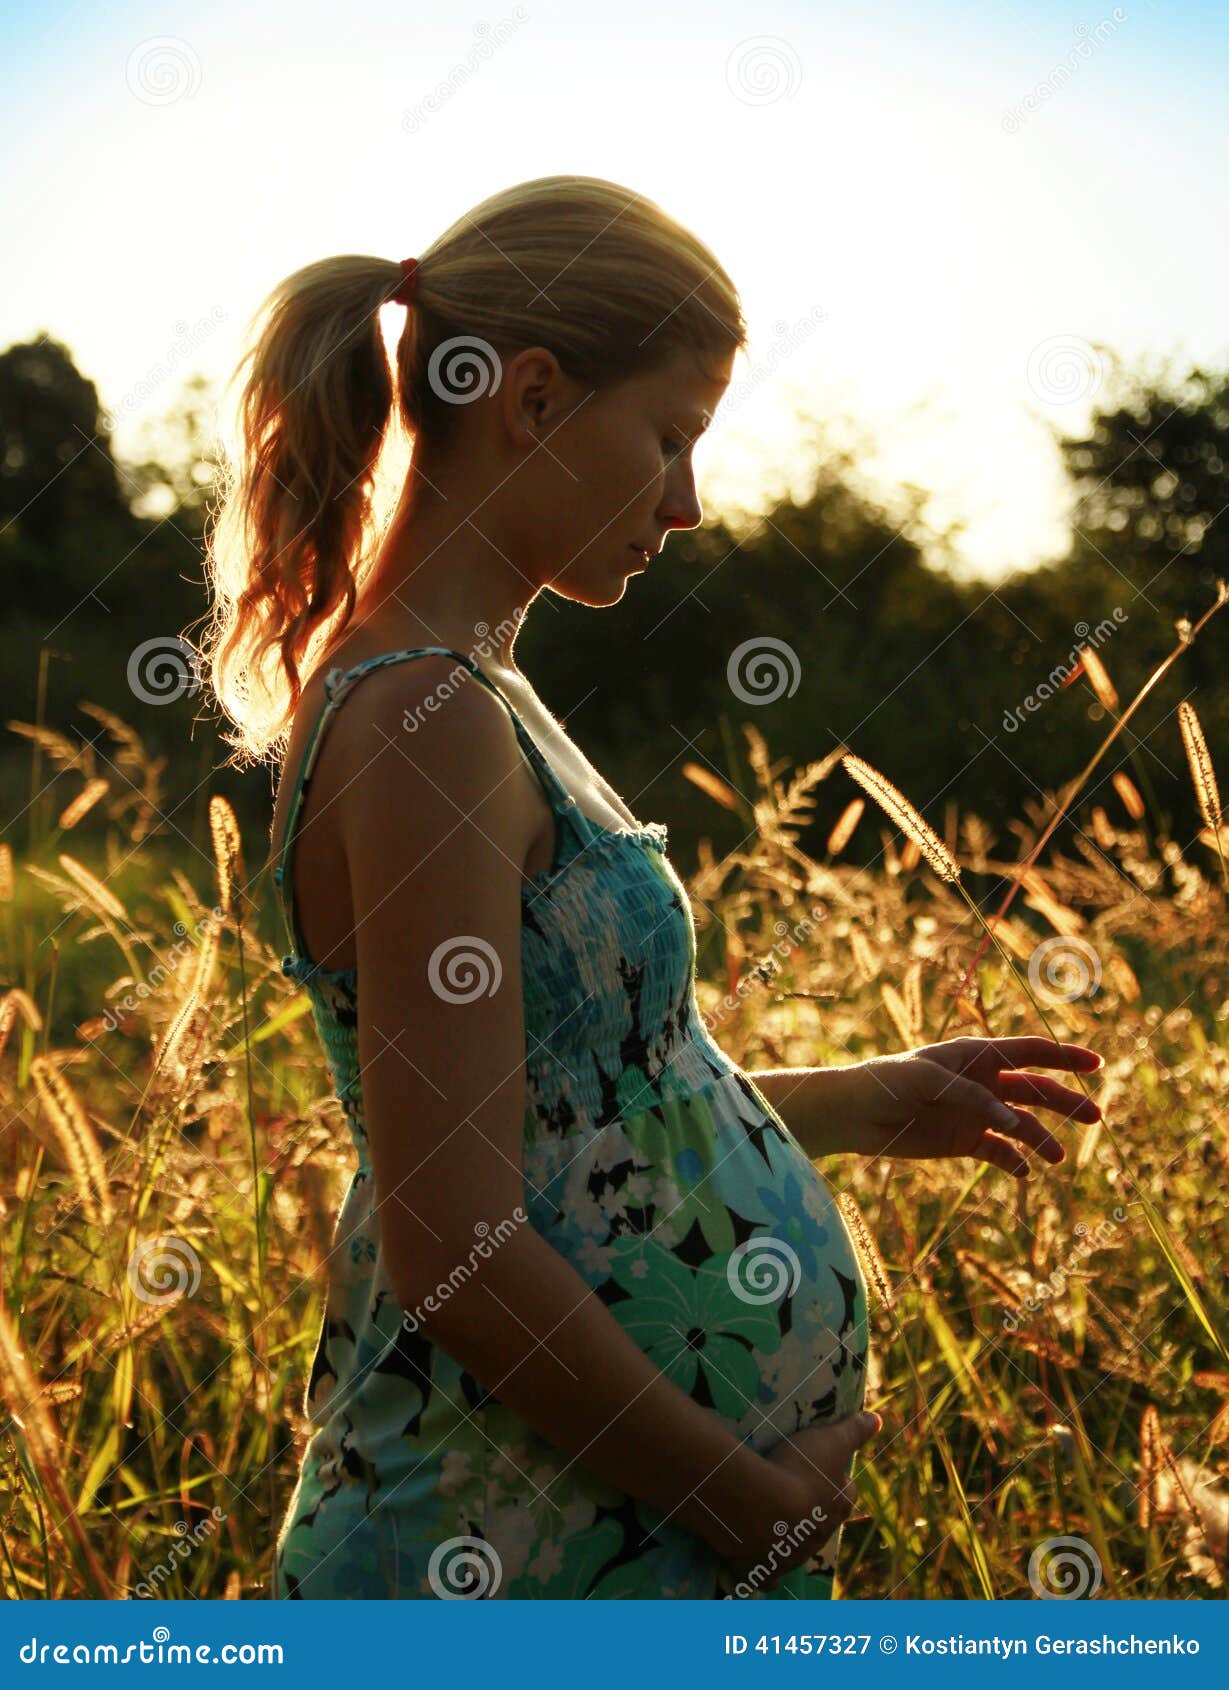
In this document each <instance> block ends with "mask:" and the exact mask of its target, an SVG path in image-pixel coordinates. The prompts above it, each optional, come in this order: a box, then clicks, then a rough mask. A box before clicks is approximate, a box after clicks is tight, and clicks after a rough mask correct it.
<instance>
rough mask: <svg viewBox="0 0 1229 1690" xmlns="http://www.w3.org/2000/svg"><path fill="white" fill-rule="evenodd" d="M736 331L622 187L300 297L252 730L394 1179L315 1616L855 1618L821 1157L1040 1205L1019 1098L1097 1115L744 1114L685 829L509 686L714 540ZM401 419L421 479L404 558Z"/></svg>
mask: <svg viewBox="0 0 1229 1690" xmlns="http://www.w3.org/2000/svg"><path fill="white" fill-rule="evenodd" d="M390 299H395V300H396V301H397V302H398V303H399V304H401V305H404V306H405V307H406V310H407V316H406V320H405V326H404V329H403V330H402V333H401V338H400V341H399V343H398V346H397V354H396V386H395V388H394V386H393V385H392V384H391V382H390V374H389V370H388V367H387V360H386V358H385V355H384V351H383V346H382V342H381V337H380V332H379V327H378V312H379V309H380V307H381V306H382V305H383V304H385V303H386V302H387V301H389V300H390ZM744 343H745V326H744V322H743V318H742V314H741V310H740V306H739V303H738V299H737V296H736V294H735V292H734V288H733V286H732V284H731V282H730V280H729V278H728V277H727V276H726V274H725V272H724V271H723V270H722V268H721V266H720V265H719V264H718V263H717V261H716V259H715V258H714V257H713V255H712V253H711V252H710V251H709V250H708V249H707V247H705V246H704V245H703V244H702V243H701V242H700V241H698V240H697V239H696V238H695V237H694V236H693V235H691V234H689V233H688V232H687V231H686V230H685V229H683V228H680V227H679V226H678V225H677V224H676V223H674V222H673V221H672V220H671V219H670V218H669V217H667V216H666V214H665V213H664V212H663V211H662V210H661V209H660V208H658V207H657V206H656V205H654V204H653V203H652V202H650V201H648V200H646V199H644V198H642V197H641V196H639V195H636V194H634V193H631V192H629V191H628V190H626V189H623V188H620V187H617V186H615V185H614V184H612V183H609V182H605V181H600V180H596V179H593V178H588V177H574V176H559V177H548V178H544V179H541V180H537V181H533V182H529V183H525V184H522V185H521V186H519V187H516V188H512V189H510V190H508V191H506V192H504V193H500V194H497V195H496V196H494V197H493V198H491V199H490V200H487V201H485V202H484V203H483V204H481V205H479V206H478V207H477V208H475V210H473V211H472V212H470V213H468V214H467V215H465V216H464V217H462V218H461V219H460V220H459V221H458V222H457V223H456V224H455V225H454V226H453V227H452V228H451V229H449V230H448V231H447V232H446V233H445V234H444V235H443V236H441V237H440V239H439V240H437V241H436V242H435V243H434V244H433V245H432V246H431V247H429V248H428V249H427V250H426V252H425V253H423V254H422V255H421V258H420V259H419V260H417V261H415V260H405V261H402V263H400V264H398V263H396V262H393V261H385V260H382V259H376V258H364V257H346V258H335V259H328V260H324V261H322V262H320V263H318V264H312V265H309V266H307V268H305V269H303V270H300V271H298V272H297V273H296V274H294V275H292V276H290V277H289V278H288V279H287V280H286V281H285V282H283V283H282V284H281V285H280V287H279V288H277V289H276V290H275V291H274V293H273V294H272V295H271V297H270V300H269V302H268V311H267V315H266V319H265V322H264V325H263V328H262V331H261V334H260V337H259V339H258V341H257V343H256V344H255V347H254V350H253V351H252V353H251V354H250V356H251V359H252V367H251V371H250V374H249V378H248V381H247V384H246V387H245V391H244V406H243V421H244V434H245V457H244V462H243V464H242V466H241V472H240V477H239V481H238V484H237V486H236V487H235V488H234V489H233V490H232V493H231V496H230V498H229V499H228V501H227V503H226V505H225V508H224V511H223V513H222V516H221V519H220V522H219V526H218V529H217V532H216V535H215V543H214V546H213V551H212V561H213V573H214V582H215V591H216V594H217V601H218V614H217V618H216V622H215V629H214V633H215V635H216V639H215V642H214V652H213V676H214V682H215V686H216V689H217V691H218V694H219V696H220V698H221V700H222V702H223V704H224V706H225V707H226V708H227V710H228V711H229V713H230V714H231V716H232V718H233V720H234V721H235V722H236V723H237V725H238V729H239V732H238V736H237V738H236V740H235V741H234V743H236V744H237V745H238V746H239V748H240V750H241V751H244V752H246V753H249V754H258V753H261V752H263V751H265V750H268V749H269V748H270V747H272V748H275V749H276V750H277V752H278V753H279V754H280V755H281V756H282V757H283V759H284V762H283V767H284V770H285V773H286V775H288V776H289V779H286V778H283V779H282V781H281V782H280V785H279V790H278V794H277V804H276V810H275V815H274V825H273V841H272V842H273V860H274V863H275V876H276V879H277V882H278V885H279V887H280V892H281V897H282V899H283V907H284V913H285V917H286V922H287V931H288V934H289V938H290V943H291V945H292V947H293V949H292V952H291V954H290V955H289V956H288V957H287V958H286V960H285V962H284V963H283V969H284V971H285V973H286V974H287V975H288V976H289V977H290V978H292V979H294V980H297V981H299V982H301V983H302V985H303V986H304V987H305V988H306V989H307V991H308V992H309V993H310V995H311V1001H312V1005H313V1009H314V1012H315V1018H316V1024H317V1027H318V1029H319V1032H320V1036H321V1039H322V1042H323V1045H324V1048H325V1051H326V1053H327V1056H328V1061H329V1066H330V1071H331V1075H332V1079H333V1082H334V1084H335V1086H336V1089H337V1094H338V1097H339V1098H340V1100H341V1103H342V1105H343V1108H344V1110H345V1114H346V1118H347V1121H348V1124H349V1128H350V1131H351V1134H352V1136H353V1140H354V1144H355V1148H356V1151H357V1156H358V1164H357V1168H356V1170H355V1173H354V1175H353V1178H352V1181H351V1184H350V1187H349V1190H348V1192H347V1194H346V1197H345V1200H344V1203H343V1207H342V1210H341V1213H340V1216H339V1219H338V1226H337V1232H336V1236H335V1241H334V1247H333V1249H332V1252H331V1255H330V1261H329V1288H328V1300H327V1309H326V1313H325V1316H324V1320H323V1322H322V1326H321V1330H320V1335H319V1341H318V1345H317V1349H316V1354H315V1361H314V1364H313V1367H312V1370H311V1377H310V1381H309V1383H308V1386H307V1391H306V1398H305V1408H306V1412H307V1414H308V1417H309V1420H310V1424H311V1428H312V1430H311V1437H310V1441H309V1442H308V1444H307V1447H306V1449H305V1452H304V1455H303V1459H302V1465H301V1470H300V1473H299V1477H298V1483H297V1486H296V1488H295V1492H294V1496H293V1498H292V1499H291V1502H290V1506H289V1510H288V1513H287V1515H286V1518H285V1520H284V1522H283V1524H282V1528H281V1532H280V1534H279V1538H278V1544H277V1551H276V1558H275V1569H274V1588H275V1592H276V1594H278V1595H282V1596H289V1597H304V1598H307V1597H312V1598H315V1597H339V1596H340V1597H347V1596H348V1597H426V1598H431V1597H452V1596H458V1595H461V1596H466V1595H475V1596H498V1597H511V1598H525V1597H568V1598H577V1599H579V1598H588V1597H597V1598H614V1597H642V1596H649V1597H716V1596H725V1595H729V1594H734V1595H738V1596H761V1595H773V1596H776V1597H778V1598H794V1597H826V1596H829V1595H830V1594H831V1592H832V1569H833V1554H834V1551H835V1547H836V1541H837V1536H838V1532H839V1526H840V1523H841V1521H842V1520H843V1519H844V1518H845V1517H846V1516H847V1514H848V1512H849V1509H850V1506H851V1504H852V1500H853V1494H854V1493H853V1487H852V1484H851V1482H850V1480H849V1471H850V1467H851V1463H852V1458H853V1455H854V1452H855V1450H856V1449H857V1447H858V1446H859V1445H861V1444H862V1443H864V1442H865V1440H866V1439H867V1438H868V1437H869V1436H871V1435H872V1434H873V1432H874V1431H875V1430H877V1429H878V1417H877V1416H875V1415H870V1414H865V1413H862V1412H860V1410H861V1407H862V1398H863V1391H864V1386H865V1378H866V1349H867V1318H866V1294H865V1287H864V1284H863V1280H862V1276H861V1273H860V1271H859V1267H858V1261H857V1257H856V1255H855V1253H854V1250H853V1248H852V1247H851V1242H850V1239H849V1236H848V1234H847V1233H846V1230H845V1227H844V1225H843V1223H842V1220H841V1216H840V1213H839V1211H838V1209H837V1207H836V1205H835V1203H834V1201H833V1198H832V1195H831V1193H830V1191H829V1189H828V1187H827V1185H826V1184H825V1182H824V1180H823V1179H822V1178H821V1177H820V1175H819V1174H818V1172H817V1171H816V1170H815V1168H814V1166H813V1165H812V1157H814V1156H818V1155H823V1154H827V1153H829V1152H830V1151H832V1150H836V1149H850V1150H861V1151H865V1152H871V1153H873V1152H875V1151H877V1150H880V1149H886V1148H888V1147H889V1146H890V1148H891V1150H892V1153H893V1154H894V1155H905V1156H908V1155H925V1156H929V1155H936V1154H971V1155H976V1156H981V1157H983V1158H984V1159H985V1160H987V1161H989V1162H993V1163H995V1164H996V1165H999V1166H1003V1167H1007V1168H1009V1169H1011V1170H1012V1171H1022V1170H1023V1168H1024V1166H1025V1158H1024V1156H1023V1155H1022V1154H1021V1153H1020V1152H1019V1151H1018V1150H1017V1149H1016V1147H1015V1145H1013V1144H1012V1142H1011V1140H1010V1139H1009V1138H1006V1137H1003V1136H1001V1134H996V1133H995V1132H994V1131H993V1130H987V1129H988V1127H989V1126H990V1125H992V1124H998V1125H1000V1126H1001V1127H1003V1128H1005V1129H1006V1131H1007V1132H1008V1133H1010V1134H1012V1135H1013V1136H1014V1138H1015V1139H1017V1140H1019V1141H1020V1142H1021V1143H1022V1144H1024V1145H1026V1146H1029V1145H1031V1146H1034V1147H1036V1148H1037V1149H1039V1150H1040V1151H1041V1152H1042V1154H1043V1155H1046V1156H1047V1157H1049V1158H1050V1159H1051V1160H1059V1159H1061V1156H1062V1150H1061V1147H1060V1146H1059V1145H1058V1143H1057V1141H1056V1140H1055V1139H1054V1138H1053V1137H1052V1136H1051V1135H1050V1134H1049V1133H1048V1132H1046V1131H1045V1129H1043V1128H1042V1127H1041V1126H1040V1124H1039V1123H1038V1122H1037V1120H1036V1118H1035V1117H1034V1116H1032V1115H1030V1114H1028V1113H1026V1112H1023V1111H1015V1112H1013V1111H1011V1110H1009V1109H1007V1108H1006V1107H1005V1102H1004V1100H1005V1099H1012V1100H1014V1101H1017V1102H1025V1101H1037V1102H1041V1103H1045V1104H1047V1105H1049V1106H1053V1107H1058V1108H1063V1109H1066V1110H1068V1112H1075V1113H1080V1112H1081V1111H1082V1110H1083V1108H1084V1105H1083V1103H1082V1101H1081V1100H1080V1099H1079V1097H1078V1095H1077V1094H1075V1093H1073V1092H1068V1091H1066V1090H1064V1088H1062V1087H1059V1086H1056V1084H1055V1082H1053V1081H1048V1080H1042V1079H1039V1078H1038V1077H1036V1076H1032V1077H1029V1076H1020V1075H1017V1076H1015V1077H1014V1078H1011V1079H1008V1078H1003V1079H1002V1080H1000V1079H999V1072H1000V1070H1001V1069H1004V1068H1007V1069H1010V1068H1011V1067H1012V1065H1013V1063H1014V1062H1015V1061H1017V1060H1018V1059H1027V1060H1030V1061H1033V1062H1044V1063H1046V1064H1047V1065H1051V1066H1067V1067H1072V1066H1083V1065H1085V1063H1084V1059H1085V1058H1086V1057H1088V1056H1091V1053H1087V1052H1080V1051H1078V1050H1073V1049H1071V1050H1067V1051H1064V1050H1061V1049H1060V1048H1059V1047H1057V1046H1055V1045H1053V1044H1052V1043H1051V1042H1050V1041H1048V1040H1027V1041H1021V1040H1007V1041H1004V1042H1003V1044H1002V1045H1000V1046H995V1045H990V1044H988V1043H987V1042H986V1041H981V1040H956V1041H953V1042H952V1044H951V1045H945V1046H943V1047H938V1048H932V1049H931V1050H930V1051H929V1052H927V1053H925V1054H922V1053H912V1054H911V1056H910V1057H909V1058H908V1059H907V1060H903V1059H899V1058H898V1059H893V1060H891V1061H889V1062H885V1063H863V1064H859V1065H858V1066H857V1067H856V1068H853V1069H841V1070H822V1069H816V1070H804V1071H801V1072H797V1073H785V1072H780V1073H776V1074H773V1073H763V1074H759V1075H757V1081H756V1082H753V1081H752V1080H751V1079H750V1078H749V1077H748V1076H747V1075H746V1074H745V1073H743V1072H742V1071H741V1070H740V1069H739V1068H738V1067H737V1066H736V1064H735V1063H734V1062H733V1061H732V1060H731V1059H730V1058H729V1057H728V1056H726V1054H725V1053H724V1052H723V1051H722V1050H721V1048H720V1047H719V1045H718V1044H717V1043H716V1042H715V1041H714V1040H713V1038H712V1037H711V1036H710V1035H709V1034H708V1032H707V1031H706V1029H705V1027H704V1024H703V1022H702V1020H701V1018H700V1015H699V1013H698V1010H697V1005H696V998H695V991H694V967H695V930H694V926H693V923H692V917H691V912H690V909H689V907H688V903H687V899H686V897H685V894H684V890H683V887H682V884H681V883H680V881H679V879H678V876H677V875H676V873H675V871H674V869H673V867H672V866H671V864H670V861H669V859H668V857H667V855H666V851H665V842H666V841H665V830H664V828H663V827H661V825H660V824H644V823H641V822H640V821H638V820H637V819H636V817H635V816H634V815H633V814H632V813H631V811H630V810H629V809H628V808H627V806H626V805H625V804H624V803H623V801H622V799H621V798H620V797H619V796H618V794H617V793H615V792H614V791H613V790H612V788H611V787H610V786H609V785H608V784H607V783H606V782H605V781H604V780H603V779H602V777H601V776H600V775H599V774H598V772H597V771H596V770H595V769H594V768H593V767H592V765H591V764H590V763H589V762H588V761H587V759H586V758H585V757H584V756H583V754H582V753H581V751H580V750H579V749H578V748H577V747H576V746H575V745H574V744H573V743H572V741H571V740H570V739H569V738H568V737H567V735H566V734H565V733H564V731H563V729H562V727H561V725H560V724H559V723H558V722H557V721H556V720H555V719H554V718H553V717H552V716H551V715H550V714H549V712H548V711H547V710H546V708H545V706H544V705H543V704H542V703H541V702H540V700H539V699H538V698H537V697H536V695H535V693H534V691H533V688H532V687H531V685H530V683H529V682H528V680H527V679H526V678H525V676H524V675H523V674H522V673H521V672H520V670H519V669H518V668H517V666H516V662H515V657H514V645H515V637H516V634H517V632H518V630H519V627H520V624H521V621H522V619H523V615H524V611H525V608H526V607H527V606H528V604H529V603H530V601H532V600H534V599H535V598H536V597H537V596H538V594H539V593H540V592H541V590H542V589H543V588H544V587H547V586H549V587H550V589H551V590H552V591H553V592H555V593H558V594H560V595H561V596H563V597H565V598H569V599H572V600H575V601H577V602H579V603H582V604H587V605H591V606H593V607H595V608H598V607H601V606H604V605H610V604H614V603H617V602H618V600H619V599H621V598H622V596H623V593H624V591H625V590H626V588H627V582H628V577H629V576H631V575H634V574H637V573H639V572H641V571H643V570H644V569H646V568H649V567H660V566H659V565H655V564H654V563H653V559H654V558H655V557H656V555H657V554H658V553H659V552H660V550H661V548H662V545H663V543H664V541H665V538H666V536H667V535H668V534H669V532H670V531H671V530H672V529H687V528H694V527H695V526H697V525H698V523H699V522H700V520H701V515H702V513H701V510H700V506H699V503H698V501H697V498H696V492H695V485H694V481H693V476H692V468H691V461H690V459H691V453H692V450H693V447H694V444H695V441H696V439H697V438H698V436H699V434H700V433H701V432H702V431H703V429H704V428H705V426H706V425H707V422H708V420H709V418H710V417H711V416H712V413H713V411H714V410H715V408H716V406H717V404H718V401H719V400H720V398H721V395H722V393H723V392H724V390H725V388H726V386H727V385H728V383H729V380H730V377H731V372H732V365H733V359H734V356H735V354H736V353H737V351H738V350H739V348H740V347H742V346H743V345H744ZM394 405H395V406H396V407H397V408H398V409H399V412H400V416H401V418H402V420H403V421H404V423H405V425H406V426H407V427H408V429H409V430H410V432H411V434H412V436H413V447H414V451H413V461H412V464H411V467H410V472H409V475H408V477H407V480H406V483H405V487H404V491H403V493H402V496H401V502H400V504H399V506H398V508H397V511H396V514H395V516H394V518H393V520H392V522H391V524H390V525H389V527H388V529H387V531H386V532H385V534H384V535H383V537H382V539H381V541H380V543H379V545H378V547H376V548H374V550H372V549H370V548H369V547H368V546H367V544H366V540H367V529H368V518H369V492H370V487H371V480H372V473H373V467H374V464H375V460H376V456H377V454H378V452H379V449H380V446H381V443H382V441H383V439H384V436H385V433H386V429H387V426H388V423H389V421H390V417H391V412H392V410H393V408H394ZM301 666H302V669H303V670H305V671H306V673H307V679H306V681H305V682H301V679H300V675H301ZM360 982H361V987H362V989H361V991H360V990H359V986H360ZM1025 1045H1027V1046H1028V1047H1029V1048H1028V1049H1027V1050H1024V1049H1023V1048H1022V1047H1023V1046H1025ZM1009 1046H1010V1047H1012V1048H1011V1049H1008V1048H1007V1047H1009ZM1096 1060H1097V1059H1096V1058H1095V1057H1093V1058H1092V1062H1093V1065H1095V1063H1096ZM757 1082H758V1083H757ZM787 1122H788V1124H787Z"/></svg>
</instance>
